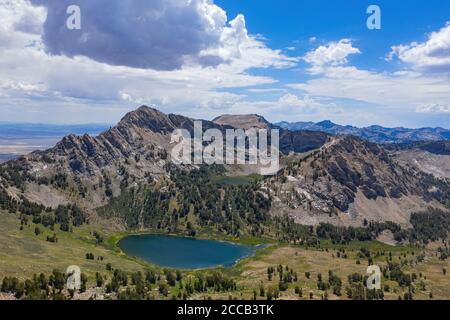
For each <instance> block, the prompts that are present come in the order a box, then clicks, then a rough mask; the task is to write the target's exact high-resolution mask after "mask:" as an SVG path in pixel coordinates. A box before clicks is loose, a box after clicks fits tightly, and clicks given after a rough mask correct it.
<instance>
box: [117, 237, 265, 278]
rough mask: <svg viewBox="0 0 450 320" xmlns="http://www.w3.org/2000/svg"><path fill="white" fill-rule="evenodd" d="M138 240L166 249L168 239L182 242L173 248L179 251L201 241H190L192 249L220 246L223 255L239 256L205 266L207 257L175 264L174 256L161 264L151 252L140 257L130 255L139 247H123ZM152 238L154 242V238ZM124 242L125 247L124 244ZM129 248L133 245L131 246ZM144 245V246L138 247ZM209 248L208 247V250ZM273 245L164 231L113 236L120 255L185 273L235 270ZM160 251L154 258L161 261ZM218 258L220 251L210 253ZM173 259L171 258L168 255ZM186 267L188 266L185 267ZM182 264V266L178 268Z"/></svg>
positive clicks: (156, 251) (139, 255)
mask: <svg viewBox="0 0 450 320" xmlns="http://www.w3.org/2000/svg"><path fill="white" fill-rule="evenodd" d="M139 238H142V239H143V240H144V241H147V242H148V241H160V242H161V241H162V243H161V244H160V245H162V246H164V244H166V245H167V240H169V242H179V243H178V245H177V246H176V247H174V248H173V249H174V250H176V249H177V248H178V246H181V247H182V246H183V245H185V246H186V245H187V244H188V243H183V242H185V241H186V240H188V241H198V242H191V243H190V245H191V246H192V245H193V246H194V247H195V246H200V247H201V246H203V247H202V248H200V249H202V250H205V249H209V250H211V248H209V247H211V246H217V245H219V248H217V249H219V250H222V254H226V252H228V254H230V251H233V255H237V258H233V257H232V256H231V257H227V256H225V257H223V258H222V259H225V260H224V261H222V262H218V261H212V262H211V261H210V262H208V263H206V262H205V261H206V260H205V256H199V257H198V260H196V259H195V258H194V260H192V261H191V262H189V259H192V257H191V256H189V257H185V260H183V262H177V261H175V260H176V259H175V258H174V257H167V256H166V259H169V260H170V259H175V260H172V261H171V262H166V263H162V262H158V261H157V260H158V258H156V261H155V256H154V257H153V258H151V257H149V256H148V254H149V253H148V252H147V251H145V252H141V253H139V254H136V251H135V252H134V253H133V252H130V250H139V249H136V248H133V247H132V248H131V249H130V248H129V250H127V249H126V248H124V244H123V243H124V241H127V240H128V241H131V243H135V245H136V244H137V241H139ZM152 238H153V239H152ZM121 243H122V244H121ZM129 245H130V244H129ZM139 245H141V246H142V243H141V244H139ZM147 245H150V249H151V246H152V244H151V242H150V243H147ZM205 246H206V247H205ZM271 246H272V244H269V243H264V241H260V243H258V244H250V245H249V244H245V243H243V242H242V241H239V242H238V241H232V240H230V239H214V238H212V237H187V236H185V235H180V234H167V233H161V232H148V231H147V232H137V233H136V232H134V233H130V232H126V233H122V234H120V235H119V236H117V235H116V236H115V237H114V247H115V250H116V251H119V252H120V253H121V254H123V255H124V256H126V257H129V258H132V259H135V260H138V261H143V262H145V263H146V264H150V265H155V266H157V267H159V268H170V269H180V270H186V271H201V270H214V269H232V268H234V267H236V266H238V265H239V263H240V262H242V261H243V260H246V259H251V258H252V257H254V256H255V255H256V254H257V252H259V251H262V250H264V249H267V248H269V247H271ZM147 248H148V247H146V248H145V250H147ZM185 249H186V250H188V249H189V248H185ZM198 249H199V248H197V249H196V250H198ZM158 250H160V247H156V248H153V255H155V254H156V257H158V254H159V258H161V252H160V251H158ZM168 251H169V252H173V250H168ZM183 253H184V252H183ZM196 253H197V252H196V251H193V252H192V253H191V254H193V255H195V254H196ZM173 254H174V255H176V253H173ZM217 255H220V253H219V251H216V250H211V252H210V256H208V257H209V258H210V259H211V258H213V259H217ZM169 256H170V255H169ZM183 263H184V264H187V265H183ZM189 263H192V264H193V266H192V267H189V266H188V265H189ZM199 263H200V264H202V263H203V264H205V263H206V264H211V265H204V266H197V264H199ZM176 264H179V265H176Z"/></svg>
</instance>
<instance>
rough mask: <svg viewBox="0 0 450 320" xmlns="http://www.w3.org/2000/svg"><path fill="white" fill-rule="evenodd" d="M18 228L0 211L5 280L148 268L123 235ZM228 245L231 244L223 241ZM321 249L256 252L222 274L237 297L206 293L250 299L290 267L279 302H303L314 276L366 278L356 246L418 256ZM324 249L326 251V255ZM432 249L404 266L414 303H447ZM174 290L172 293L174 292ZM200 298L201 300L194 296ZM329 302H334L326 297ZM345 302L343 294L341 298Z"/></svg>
mask: <svg viewBox="0 0 450 320" xmlns="http://www.w3.org/2000/svg"><path fill="white" fill-rule="evenodd" d="M19 227H20V223H19V220H18V219H17V217H16V216H14V215H11V214H7V213H4V212H0V279H1V278H3V277H4V276H17V277H19V278H21V279H25V278H28V277H31V276H32V275H33V274H34V273H41V272H43V273H46V274H49V273H50V272H51V271H52V270H53V269H55V268H56V269H59V270H65V268H67V267H68V266H69V265H72V264H75V265H78V266H80V267H81V269H82V271H83V272H84V273H86V274H87V275H88V276H89V278H90V279H92V280H93V278H94V275H95V272H101V273H106V271H105V265H106V263H108V262H109V263H111V264H112V266H113V267H116V268H120V269H123V270H125V271H128V272H132V271H137V270H141V271H142V270H144V268H145V267H146V266H148V265H147V264H145V263H143V262H141V261H137V260H134V259H131V258H127V257H126V256H124V255H122V254H121V253H120V252H118V251H115V250H114V245H115V243H116V242H117V240H119V239H120V238H121V237H122V236H125V235H127V234H125V233H124V234H115V235H112V234H111V235H108V234H106V235H105V239H106V240H105V244H104V245H97V244H96V243H95V240H94V238H93V237H92V236H91V232H92V231H93V230H94V227H92V226H84V227H82V228H76V229H75V230H74V232H73V233H67V232H61V231H56V234H57V237H58V239H59V241H58V243H56V244H54V243H49V242H47V241H45V238H46V236H47V235H52V234H53V232H52V231H50V230H49V229H46V228H44V227H43V226H40V228H41V230H43V231H44V232H43V234H41V235H39V236H36V235H35V234H34V227H35V225H33V224H32V223H30V225H29V226H26V227H25V228H24V230H23V231H20V230H19ZM201 236H202V237H205V238H211V237H212V235H209V236H208V235H207V234H203V235H201ZM227 240H231V239H227ZM243 242H246V243H252V244H255V243H256V242H257V239H246V241H243ZM322 247H323V248H324V249H323V250H317V249H311V248H309V249H307V248H304V247H297V246H287V245H273V246H272V247H270V248H268V249H265V250H262V251H258V253H257V254H256V256H255V257H253V258H249V259H246V260H243V261H241V262H240V263H239V264H238V265H237V266H236V267H234V268H231V269H226V270H223V271H224V272H225V273H227V274H228V275H230V276H233V277H234V278H235V279H236V280H237V282H238V286H239V291H238V292H232V293H224V294H208V295H210V296H212V297H213V298H223V299H228V297H229V295H232V296H234V297H237V298H247V299H250V298H251V297H252V296H253V289H258V288H259V286H260V284H261V283H263V284H264V286H265V287H266V289H267V288H268V287H269V286H272V287H276V286H277V285H278V278H277V275H275V276H274V278H273V280H272V281H268V280H267V267H269V266H277V265H279V264H282V265H283V266H286V265H287V266H289V267H290V268H292V269H293V270H294V271H296V272H297V274H298V276H299V281H298V283H296V284H291V285H290V287H289V289H288V291H286V292H283V293H282V295H281V298H282V299H298V296H297V295H295V293H294V287H295V285H299V286H300V287H301V288H302V289H303V292H304V295H303V297H304V299H306V298H308V296H309V292H313V293H314V296H315V298H316V299H317V298H319V297H320V296H321V294H322V293H321V292H319V291H318V290H317V287H316V282H317V274H318V273H319V272H320V273H322V275H323V277H324V279H325V280H326V279H328V271H329V270H332V271H333V272H334V273H335V274H337V275H338V276H339V277H340V278H341V279H342V280H343V282H344V287H345V285H346V281H347V276H348V275H349V274H351V273H354V272H358V273H361V274H363V275H364V274H365V272H366V268H367V261H366V260H361V264H360V265H358V264H356V260H357V259H358V258H357V256H356V254H357V252H358V250H359V249H360V248H361V247H367V248H369V249H370V250H371V251H372V252H377V251H386V252H389V251H391V252H392V253H393V256H394V261H399V257H400V256H402V259H404V257H403V255H405V254H406V257H407V259H412V258H413V257H414V256H413V251H415V254H417V253H418V251H417V250H416V249H415V250H413V249H411V248H408V247H404V246H401V247H390V246H387V245H384V244H381V243H379V242H375V241H374V242H365V243H358V242H354V243H351V244H350V245H348V246H334V245H332V244H331V243H327V242H324V243H323V244H322ZM342 248H344V249H345V250H346V253H347V255H348V258H347V259H343V258H337V250H339V249H342ZM325 249H328V252H327V251H326V250H325ZM435 249H436V248H430V249H427V251H426V252H427V257H426V260H425V262H423V263H421V264H419V265H418V266H415V267H414V268H413V269H412V268H410V267H406V268H405V269H404V270H405V271H407V272H411V273H412V272H415V273H417V274H419V273H420V272H421V273H422V274H423V275H424V276H425V277H426V280H424V282H425V284H426V290H425V291H423V292H421V291H419V290H418V291H417V292H416V294H415V298H417V299H427V298H428V296H429V292H430V291H431V292H433V297H434V299H450V276H449V275H448V274H447V275H446V276H444V275H443V273H442V269H443V268H446V269H447V270H450V260H447V261H439V260H438V259H437V257H436V256H435V252H436V250H435ZM87 252H92V253H94V255H95V257H98V256H103V257H104V260H103V261H98V260H95V261H91V260H86V258H85V255H86V253H87ZM375 263H376V264H379V265H383V264H384V263H385V257H379V258H376V259H375ZM305 272H310V273H311V277H310V279H306V277H305ZM386 283H387V284H389V286H390V287H391V288H393V289H395V290H396V291H397V292H391V293H388V294H386V298H387V299H397V297H398V295H399V294H402V290H401V289H400V288H399V286H398V285H397V284H396V283H394V282H383V284H386ZM173 290H176V289H173ZM196 297H197V298H203V297H202V296H196ZM329 297H330V299H337V298H338V297H335V296H333V295H332V294H330V293H329ZM342 298H345V290H343V296H342Z"/></svg>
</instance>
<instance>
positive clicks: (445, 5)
mask: <svg viewBox="0 0 450 320" xmlns="http://www.w3.org/2000/svg"><path fill="white" fill-rule="evenodd" d="M72 4H76V5H78V6H79V8H80V11H81V29H80V30H69V29H67V28H66V20H67V18H68V15H67V12H66V10H67V7H68V6H69V5H72ZM371 4H376V5H378V6H379V7H380V9H381V23H382V28H381V30H369V29H368V28H367V27H366V20H367V18H368V14H366V9H367V7H368V6H369V5H371ZM0 17H1V18H2V19H3V21H5V23H4V24H3V26H2V27H1V28H0V55H1V56H2V57H3V58H2V59H1V61H0V111H1V117H0V121H15V122H49V123H87V122H90V123H92V122H96V123H99V122H106V123H115V122H116V121H118V120H119V119H120V118H121V117H122V116H123V114H124V113H126V112H128V111H130V110H132V109H135V108H136V107H138V106H139V105H142V104H147V105H152V106H155V107H157V108H159V109H161V110H162V111H165V112H173V113H181V114H185V115H188V116H193V117H197V118H206V119H211V118H213V117H215V116H217V115H219V114H223V113H234V114H245V113H258V114H261V115H263V116H265V117H266V118H267V119H268V120H270V121H281V120H287V121H320V120H324V119H331V120H333V121H335V122H337V123H341V124H352V125H358V126H366V125H371V124H380V125H384V126H390V127H394V126H407V127H424V126H443V127H450V2H449V1H445V0H441V1H439V0H428V1H419V0H412V1H408V2H405V1H392V0H391V1H387V0H378V1H377V0H375V1H364V0H333V1H325V0H314V1H313V0H311V1H301V0H297V1H293V0H292V1H291V0H289V1H287V0H285V1H269V0H259V1H250V0H246V1H242V0H218V1H210V0H192V1H190V2H189V3H188V2H186V1H182V0H153V1H144V0H121V1H118V0H112V1H111V0H108V1H107V0H96V1H91V0H72V1H69V0H61V1H51V0H30V1H28V0H14V1H13V0H0Z"/></svg>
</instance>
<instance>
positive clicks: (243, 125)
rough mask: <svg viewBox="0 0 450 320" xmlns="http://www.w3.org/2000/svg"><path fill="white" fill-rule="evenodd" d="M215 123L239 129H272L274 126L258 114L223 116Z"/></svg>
mask: <svg viewBox="0 0 450 320" xmlns="http://www.w3.org/2000/svg"><path fill="white" fill-rule="evenodd" d="M213 122H214V123H216V124H219V125H225V126H231V127H234V128H237V129H245V130H247V129H250V128H256V129H270V128H272V124H271V123H270V122H269V121H267V120H266V119H265V118H264V117H263V116H260V115H257V114H247V115H230V114H227V115H222V116H220V117H217V118H215V119H214V120H213Z"/></svg>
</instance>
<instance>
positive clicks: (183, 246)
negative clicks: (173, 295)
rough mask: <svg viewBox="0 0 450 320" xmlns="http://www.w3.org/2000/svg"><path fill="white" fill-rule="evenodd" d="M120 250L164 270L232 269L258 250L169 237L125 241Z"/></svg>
mask: <svg viewBox="0 0 450 320" xmlns="http://www.w3.org/2000/svg"><path fill="white" fill-rule="evenodd" d="M118 245H119V247H120V248H121V249H122V251H123V252H125V253H126V254H127V255H129V256H133V257H137V258H140V259H143V260H145V261H148V262H150V263H153V264H156V265H158V266H162V267H169V268H177V269H205V268H213V267H218V266H223V267H231V266H233V265H235V264H236V263H237V262H238V261H239V260H241V259H243V258H247V257H250V256H252V255H253V254H254V253H255V251H256V249H258V247H257V246H256V247H252V246H245V245H240V244H234V243H231V242H221V241H215V240H199V239H192V238H184V237H172V236H165V235H136V236H129V237H126V238H124V239H122V240H121V241H120V242H119V243H118Z"/></svg>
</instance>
